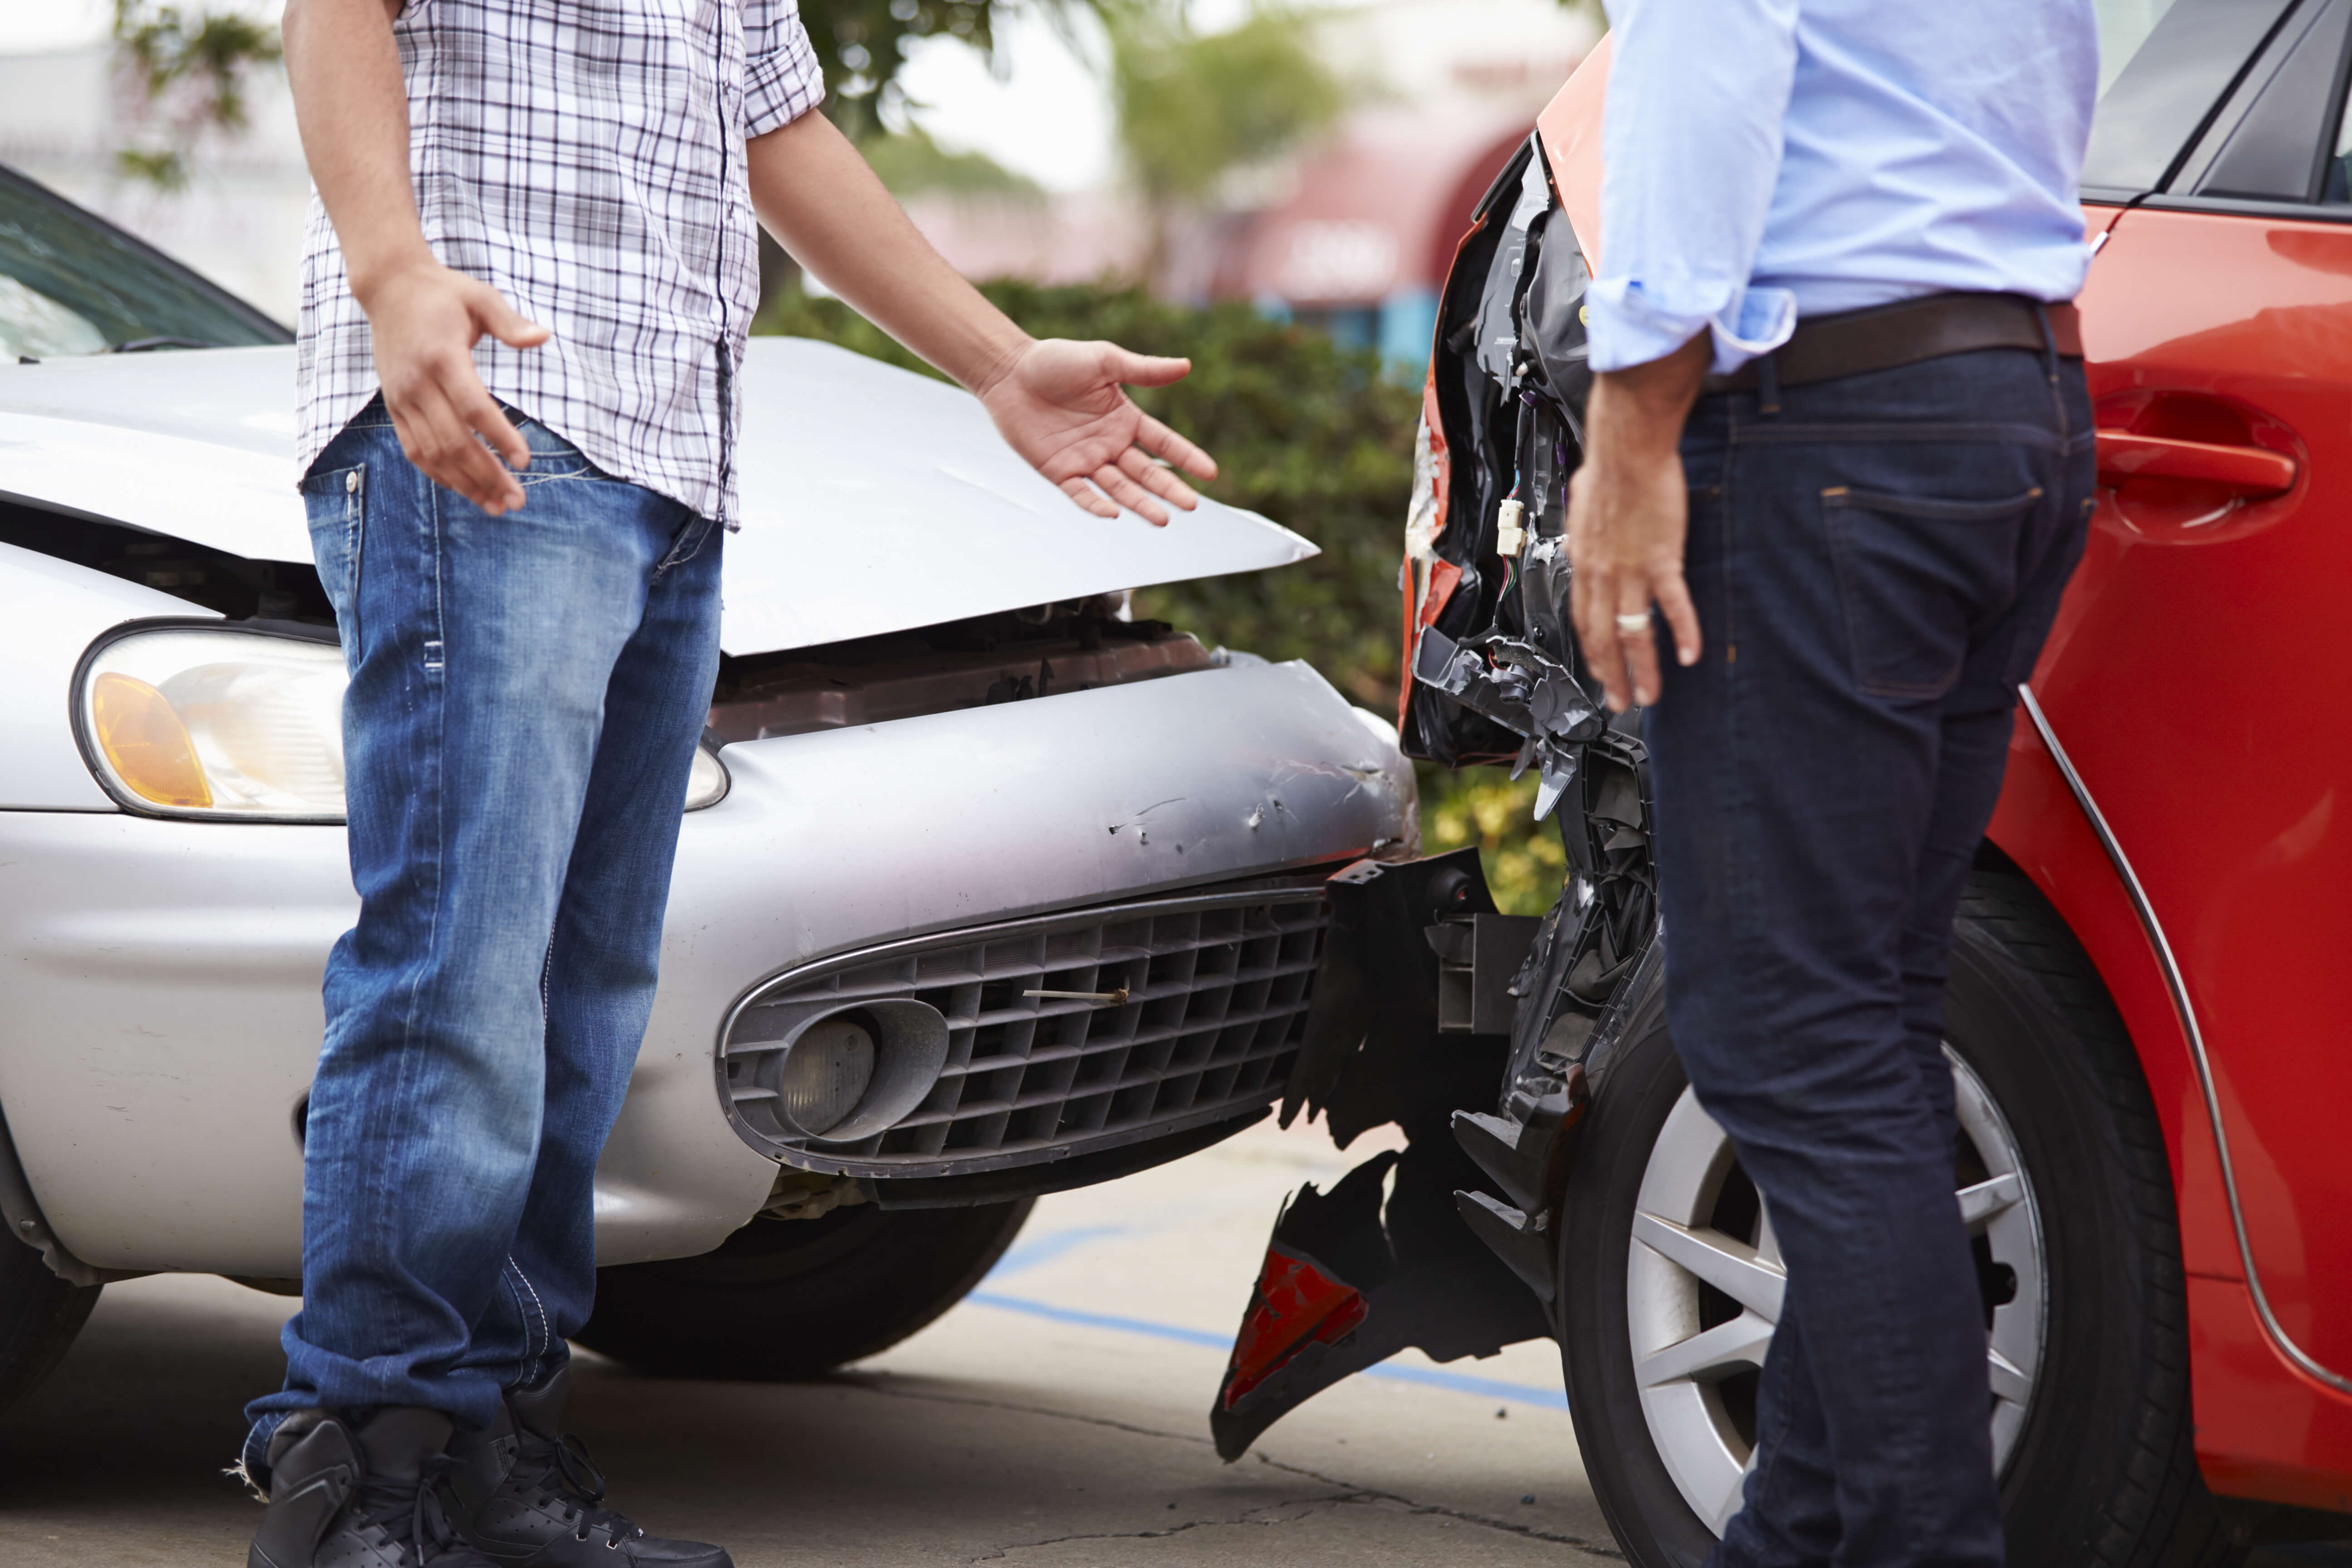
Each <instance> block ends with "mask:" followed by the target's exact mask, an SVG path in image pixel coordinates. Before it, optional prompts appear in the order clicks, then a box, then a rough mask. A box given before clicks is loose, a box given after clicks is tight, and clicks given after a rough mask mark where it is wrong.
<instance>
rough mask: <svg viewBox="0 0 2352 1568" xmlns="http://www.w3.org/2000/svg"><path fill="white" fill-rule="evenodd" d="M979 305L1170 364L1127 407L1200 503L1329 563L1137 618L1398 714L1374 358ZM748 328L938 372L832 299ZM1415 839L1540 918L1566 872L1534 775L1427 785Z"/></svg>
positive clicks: (1060, 294) (1401, 439)
mask: <svg viewBox="0 0 2352 1568" xmlns="http://www.w3.org/2000/svg"><path fill="white" fill-rule="evenodd" d="M982 292H983V293H985V294H986V295H987V296H988V297H989V298H990V299H991V300H994V301H995V302H996V304H997V305H998V306H999V307H1000V308H1002V309H1003V310H1004V312H1005V313H1006V314H1007V315H1009V316H1011V317H1012V318H1013V320H1014V321H1018V322H1020V323H1021V324H1022V326H1023V327H1024V328H1026V329H1027V330H1028V331H1032V332H1034V333H1035V334H1037V335H1038V336H1040V337H1061V338H1108V339H1110V340H1112V341H1113V342H1119V343H1124V344H1125V345H1126V346H1127V347H1129V348H1131V349H1134V350H1135V351H1137V352H1138V353H1152V354H1181V355H1187V356H1189V357H1190V358H1191V359H1192V374H1191V375H1189V376H1187V377H1185V378H1184V379H1183V380H1182V381H1181V382H1178V383H1177V384H1175V385H1173V386H1166V387H1156V388H1151V387H1139V388H1137V389H1136V391H1135V399H1136V401H1137V402H1138V403H1139V404H1141V405H1143V406H1144V407H1145V408H1146V409H1148V410H1149V411H1150V413H1152V414H1154V415H1156V416H1159V417H1160V418H1161V419H1164V420H1166V421H1167V422H1168V423H1169V424H1170V425H1171V426H1174V427H1175V428H1176V429H1178V430H1181V431H1182V432H1183V433H1184V434H1185V435H1186V436H1188V437H1191V438H1192V439H1193V440H1194V441H1197V442H1199V443H1200V444H1201V446H1202V447H1204V448H1205V449H1206V450H1207V451H1208V452H1209V453H1210V454H1211V455H1212V456H1213V457H1214V458H1216V460H1217V465H1218V469H1219V472H1218V476H1217V478H1216V479H1215V480H1214V481H1213V482H1212V483H1210V484H1208V485H1205V486H1203V487H1202V489H1204V490H1205V491H1206V492H1207V493H1208V494H1210V495H1212V496H1214V497H1215V498H1216V499H1217V500H1222V501H1225V502H1228V503H1230V504H1232V505H1234V506H1239V507H1246V508H1248V509H1249V510H1252V511H1257V512H1263V513H1264V514H1265V515H1266V516H1267V517H1270V518H1273V519H1274V520H1275V521H1277V522H1280V523H1282V524H1284V525H1285V526H1286V527H1288V528H1292V529H1295V530H1297V531H1298V532H1300V533H1302V534H1305V535H1306V536H1307V538H1308V539H1311V540H1313V541H1314V542H1316V543H1317V544H1318V545H1319V546H1320V547H1321V548H1322V552H1323V553H1322V554H1320V555H1318V556H1317V557H1315V558H1314V559H1313V560H1311V561H1308V562H1305V563H1301V564H1299V565H1297V566H1287V567H1283V568H1281V569H1279V570H1277V571H1273V572H1254V573H1244V574H1239V575H1236V576H1231V577H1215V578H1209V579H1206V580H1203V581H1201V582H1195V583H1178V584H1169V585H1166V586H1163V587H1157V588H1147V589H1145V590H1143V591H1142V592H1140V593H1139V594H1138V595H1136V614H1138V615H1139V616H1147V617H1150V618H1151V619H1155V620H1164V621H1172V622H1174V623H1175V624H1176V625H1178V626H1182V627H1184V628H1186V629H1187V630H1190V631H1192V632H1194V633H1196V634H1198V635H1199V637H1201V639H1202V641H1203V642H1206V643H1209V644H1211V645H1212V646H1214V645H1216V644H1220V643H1222V644H1224V645H1226V646H1228V647H1237V648H1247V649H1248V650H1250V651H1251V652H1253V653H1259V654H1264V655H1265V657H1266V658H1274V659H1291V658H1303V659H1306V660H1307V662H1308V663H1310V664H1312V665H1313V666H1314V667H1315V668H1317V669H1318V670H1320V671H1322V672H1323V675H1324V677H1325V679H1328V680H1329V681H1330V682H1331V684H1332V685H1334V686H1336V687H1338V688H1339V689H1340V690H1341V691H1342V692H1344V693H1346V694H1347V696H1348V697H1349V700H1352V701H1355V702H1358V703H1360V704H1361V705H1363V706H1364V707H1366V708H1370V709H1371V710H1374V711H1375V712H1378V713H1381V714H1383V715H1386V716H1388V717H1389V718H1391V719H1393V718H1394V717H1395V715H1396V692H1397V673H1398V652H1399V647H1398V635H1397V633H1398V625H1399V621H1400V617H1401V609H1400V604H1399V598H1398V588H1397V563H1398V558H1399V554H1400V547H1401V542H1402V533H1403V528H1404V507H1405V497H1406V492H1407V490H1408V489H1410V487H1411V485H1412V432H1413V424H1414V421H1415V419H1416V418H1417V417H1418V415H1419V411H1420V402H1421V400H1420V396H1419V395H1418V393H1417V392H1415V391H1413V390H1412V389H1409V388H1406V387H1403V386H1400V385H1398V384H1396V382H1395V381H1393V380H1392V379H1391V378H1389V377H1388V376H1386V375H1384V374H1382V371H1381V363H1380V360H1379V357H1378V356H1377V355H1376V354H1374V353H1370V351H1355V350H1348V349H1342V348H1340V347H1339V346H1338V345H1336V344H1335V343H1333V342H1332V341H1331V339H1330V337H1329V336H1328V334H1326V333H1324V332H1323V331H1319V330H1317V329H1315V328H1311V327H1301V326H1296V325H1291V324H1288V323H1284V322H1276V321H1268V320H1266V319H1265V317H1263V316H1261V315H1259V314H1258V313H1257V312H1256V311H1255V310H1252V309H1251V308H1250V307H1248V306H1247V305H1245V304H1241V303H1238V302H1227V303H1221V304H1215V305H1209V306H1204V307H1198V308H1195V307H1188V306H1181V305H1170V304H1165V303H1163V302H1161V301H1160V300H1154V299H1152V298H1151V297H1150V295H1148V294H1146V293H1144V292H1143V291H1142V290H1141V289H1129V288H1118V287H1108V286H1099V285H1097V286H1077V287H1066V288H1041V287H1039V286H1037V285H1034V284H1030V283H1021V282H1013V281H1005V282H996V283H990V284H986V285H983V287H982ZM758 330H759V331H763V332H780V333H786V334H790V335H792V336H795V337H805V338H820V339H823V340H824V341H825V342H834V343H839V344H840V345H842V346H843V347H845V348H849V349H855V350H856V351H857V352H859V353H866V354H871V355H873V356H874V357H875V358H877V359H882V360H887V361H888V362H889V363H893V364H898V365H903V366H905V367H907V368H908V369H911V370H918V371H921V372H923V373H925V374H937V373H936V372H933V371H931V370H930V368H929V366H927V365H925V364H924V363H922V362H921V361H919V360H918V359H917V358H915V356H914V355H912V354H910V353H908V352H907V351H906V350H905V349H903V348H901V347H899V346H898V343H896V342H892V341H891V339H890V338H889V337H888V336H887V335H886V334H885V333H884V332H882V331H880V330H879V329H878V328H877V327H875V326H873V325H872V324H871V323H869V322H867V321H865V320H864V319H863V318H862V317H860V316H858V315H857V314H856V312H855V311H853V310H850V309H849V308H848V307H847V306H845V305H844V304H842V303H841V302H840V301H839V300H820V299H814V298H811V297H809V296H807V295H805V294H803V293H800V292H799V291H797V290H789V291H785V292H782V293H780V294H779V295H778V296H777V297H776V298H775V299H774V300H772V301H771V302H770V304H769V306H768V309H767V310H765V311H764V312H763V313H762V314H761V318H760V322H759V327H758ZM1421 787H1422V802H1423V808H1422V836H1423V844H1424V846H1425V847H1427V848H1428V849H1429V850H1430V851H1431V852H1432V853H1434V852H1436V851H1438V850H1441V849H1452V848H1457V847H1461V846H1462V845H1465V844H1476V845H1478V846H1480V847H1481V849H1482V850H1483V851H1484V858H1485V861H1486V873H1487V878H1488V880H1489V881H1490V882H1491V883H1492V884H1493V886H1494V889H1495V894H1496V900H1497V901H1498V902H1499V903H1501V904H1502V906H1503V907H1504V908H1506V909H1507V910H1512V911H1514V912H1518V913H1529V914H1534V913H1540V912H1542V910H1544V909H1545V908H1547V907H1548V906H1549V904H1550V902H1551V900H1552V898H1553V896H1554V895H1555V894H1557V893H1558V891H1559V878H1560V874H1561V872H1560V868H1561V867H1562V865H1563V858H1562V856H1561V854H1560V849H1559V838H1558V837H1557V836H1556V835H1555V834H1553V833H1552V832H1551V831H1550V830H1549V826H1547V827H1545V828H1544V829H1541V830H1538V829H1536V828H1535V826H1534V825H1533V824H1532V823H1531V822H1530V821H1529V820H1528V803H1529V802H1530V801H1532V799H1533V798H1534V788H1535V779H1534V776H1533V775H1532V774H1530V775H1528V777H1526V778H1524V779H1522V780H1520V781H1519V782H1518V783H1517V784H1509V783H1507V782H1506V781H1505V780H1504V777H1503V774H1502V773H1501V771H1500V770H1498V769H1493V768H1477V769H1470V770H1465V772H1462V773H1451V772H1449V771H1447V770H1445V769H1442V768H1433V767H1430V766H1427V765H1425V764H1424V765H1423V767H1422V769H1421Z"/></svg>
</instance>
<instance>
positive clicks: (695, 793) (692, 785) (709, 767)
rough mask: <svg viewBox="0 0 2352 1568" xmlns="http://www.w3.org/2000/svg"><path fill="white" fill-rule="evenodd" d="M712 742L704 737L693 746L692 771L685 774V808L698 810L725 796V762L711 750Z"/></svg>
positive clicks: (717, 802)
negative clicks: (699, 742) (700, 742)
mask: <svg viewBox="0 0 2352 1568" xmlns="http://www.w3.org/2000/svg"><path fill="white" fill-rule="evenodd" d="M712 744H713V742H711V741H710V740H709V738H708V737H706V738H705V739H704V741H703V742H702V744H700V745H698V746H697V747H695V748H694V771H693V772H692V773H688V774H687V775H686V809H687V810H688V811H700V810H701V809H702V808H703V807H704V806H706V805H718V804H719V802H720V801H722V800H725V799H726V798H727V785H728V783H729V781H728V777H727V764H726V763H722V762H720V761H719V753H718V752H716V751H714V750H712V749H711V748H712Z"/></svg>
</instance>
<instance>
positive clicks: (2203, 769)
mask: <svg viewBox="0 0 2352 1568" xmlns="http://www.w3.org/2000/svg"><path fill="white" fill-rule="evenodd" d="M2347 71H2352V0H2304V3H2303V4H2301V5H2297V6H2295V7H2294V10H2293V11H2292V12H2291V13H2290V14H2288V15H2287V16H2286V17H2285V19H2284V22H2283V23H2281V24H2280V25H2279V26H2278V27H2277V29H2276V31H2275V32H2274V33H2273V34H2272V35H2271V37H2270V38H2269V41H2268V43H2267V44H2266V46H2265V47H2263V50H2262V51H2261V52H2260V54H2259V55H2258V56H2256V57H2255V58H2254V60H2253V63H2252V67H2251V68H2249V69H2248V70H2247V71H2246V72H2245V73H2244V75H2243V76H2242V79H2240V80H2239V81H2238V83H2237V84H2236V85H2235V87H2234V88H2233V89H2232V90H2231V95H2230V97H2229V99H2228V100H2227V102H2226V103H2225V105H2224V107H2223V109H2222V110H2221V113H2220V114H2219V115H2218V116H2217V117H2216V118H2215V119H2214V121H2213V123H2212V125H2211V127H2210V129H2209V130H2208V132H2206V133H2205V134H2204V136H2203V137H2202V138H2201V139H2200V141H2199V142H2197V143H2196V144H2195V145H2194V146H2193V147H2192V148H2191V149H2190V151H2189V153H2188V154H2187V155H2186V157H2185V158H2184V159H2183V160H2182V161H2181V162H2180V163H2179V167H2178V169H2177V170H2175V171H2173V172H2172V173H2171V174H2170V175H2169V177H2168V179H2167V180H2165V181H2164V182H2163V187H2162V188H2163V191H2164V192H2165V193H2167V194H2158V195H2151V196H2147V197H2144V198H2142V199H2141V200H2140V201H2139V202H2138V203H2137V205H2134V206H2132V207H2131V208H2129V210H2126V211H2125V212H2123V213H2122V214H2121V215H2120V216H2116V218H2115V221H2114V222H2113V224H2112V226H2110V227H2109V229H2108V233H2107V236H2106V238H2105V241H2104V243H2103V247H2102V249H2101V252H2100V254H2099V256H2098V258H2097V260H2096V262H2095V265H2094V267H2093V268H2092V278H2091V282H2090V285H2089V288H2088V289H2086V291H2085V293H2084V299H2083V306H2084V332H2085V344H2086V348H2087V351H2088V355H2089V361H2090V373H2091V391H2092V395H2093V398H2094V400H2095V405H2096V409H2097V421H2098V425H2099V427H2100V478H2101V482H2102V489H2101V492H2100V497H2099V503H2098V510H2097V512H2096V514H2095V525H2094V528H2093V531H2092V536H2091V544H2090V550H2089V554H2088V556H2087V557H2086V559H2085V561H2084V567H2083V570H2082V571H2081V573H2080V574H2078V576H2077V579H2076V582H2075V584H2074V591H2073V592H2072V593H2071V595H2069V599H2068V602H2067V605H2066V609H2065V611H2064V613H2063V616H2062V617H2061V620H2060V623H2059V626H2058V628H2057V630H2056V632H2055V634H2054V635H2053V638H2052V640H2051V644H2050V647H2049V649H2048V652H2047V653H2046V655H2045V657H2044V659H2043V662H2042V668H2041V669H2040V670H2039V671H2038V672H2037V675H2036V679H2035V681H2034V690H2035V693H2036V695H2037V696H2038V698H2039V700H2040V701H2041V704H2042V709H2043V710H2044V712H2045V713H2046V715H2047V718H2048V721H2049V723H2050V725H2051V728H2052V730H2053V732H2054V734H2055V736H2056V737H2057V739H2058V741H2059V742H2060V743H2061V744H2062V745H2063V748H2064V750H2065V751H2066V752H2067V753H2068V754H2069V755H2070V756H2071V758H2072V760H2073V762H2074V765H2075V767H2076V769H2077V771H2078V772H2079V773H2080V775H2081V778H2082V782H2083V784H2084V788H2085V789H2086V790H2087V792H2088V794H2089V795H2090V796H2091V797H2092V799H2093V800H2094V801H2095V804H2096V805H2097V807H2098V809H2099V811H2100V812H2101V813H2102V814H2104V816H2105V819H2106V821H2107V823H2108V825H2109V826H2110V827H2111V828H2112V830H2113V832H2114V835H2115V837H2116V841H2117V843H2118V845H2119V846H2120V848H2121V850H2122V852H2123V854H2124V856H2125V857H2126V858H2127V859H2128V860H2129V862H2130V865H2131V868H2133V869H2134V870H2135V871H2136V872H2137V875H2138V878H2139V879H2140V881H2141V883H2142V884H2143V886H2144V887H2145V889H2146V892H2147V898H2148V900H2149V902H2150V904H2151V905H2152V907H2153V911H2154V914H2155V916H2156V919H2157V921H2158V922H2159V923H2160V925H2161V927H2162V928H2163V932H2164V935H2165V938H2166V939H2167V941H2168V945H2169V948H2170V951H2171V953H2172V955H2173V957H2174V959H2175V960H2176V961H2177V963H2178V967H2179V975H2180V979H2181V982H2182V984H2183V988H2184V989H2185V991H2186V994H2187V997H2188V1000H2189V1005H2190V1006H2191V1008H2192V1010H2193V1012H2194V1016H2195V1018H2196V1021H2197V1024H2198V1026H2199V1029H2200V1033H2201V1036H2202V1039H2203V1045H2204V1047H2205V1053H2206V1057H2207V1059H2208V1062H2209V1064H2210V1073H2211V1079H2212V1083H2213V1087H2214V1091H2215V1100H2216V1102H2217V1103H2218V1108H2219V1113H2220V1118H2221V1126H2222V1129H2223V1131H2225V1133H2226V1138H2227V1152H2228V1170H2229V1174H2230V1176H2231V1179H2232V1181H2233V1183H2234V1187H2235V1193H2236V1208H2237V1213H2238V1221H2237V1223H2238V1224H2239V1225H2240V1226H2242V1237H2243V1239H2244V1244H2245V1247H2246V1250H2247V1252H2248V1253H2249V1254H2250V1256H2251V1258H2252V1265H2253V1273H2254V1280H2253V1283H2254V1284H2255V1285H2256V1287H2257V1291H2256V1294H2257V1300H2266V1301H2267V1304H2268V1308H2269V1310H2270V1313H2271V1315H2272V1317H2273V1324H2272V1332H2273V1337H2275V1338H2283V1339H2284V1340H2285V1341H2286V1342H2288V1344H2289V1346H2290V1347H2292V1348H2291V1349H2289V1354H2290V1355H2291V1356H2293V1355H2294V1352H2295V1351H2297V1350H2299V1351H2300V1352H2302V1358H2307V1360H2306V1363H2305V1370H2306V1371H2314V1372H2319V1373H2320V1375H2322V1376H2323V1377H2326V1375H2327V1374H2328V1373H2335V1374H2338V1375H2352V1158H2347V1142H2352V1129H2347V1124H2346V1113H2347V1108H2352V1041H2347V1038H2346V1036H2347V1031H2352V963H2347V961H2352V953H2347V940H2346V939H2347V931H2352V920H2347V905H2352V721H2347V718H2348V717H2352V701H2347V698H2352V690H2347V687H2348V686H2352V678H2348V677H2352V657H2347V653H2346V651H2345V649H2344V648H2343V647H2342V646H2341V643H2340V640H2339V639H2340V638H2341V637H2342V636H2343V632H2344V628H2345V627H2346V626H2347V623H2352V616H2347V612H2346V609H2345V605H2344V599H2345V595H2346V593H2347V587H2352V188H2347V179H2346V174H2347V158H2346V156H2345V153H2346V151H2347V140H2346V138H2347V130H2352V128H2347V125H2346V124H2345V110H2344V103H2345V88H2346V80H2347ZM2094 216H2095V222H2094V225H2093V226H2094V228H2096V227H2098V226H2099V224H2098V221H2097V220H2098V219H2100V218H2102V217H2104V216H2108V215H2105V214H2100V213H2096V212H2095V215H2094ZM2194 1114H2195V1115H2196V1116H2197V1117H2198V1118H2199V1119H2200V1120H2201V1119H2202V1118H2203V1117H2204V1115H2205V1114H2206V1108H2205V1107H2204V1106H2202V1105H2200V1106H2198V1107H2196V1108H2195V1110H2194ZM2313 1363H2315V1364H2313ZM2329 1380H2330V1381H2334V1380H2333V1379H2329ZM2339 1386H2342V1385H2341V1384H2339Z"/></svg>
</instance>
